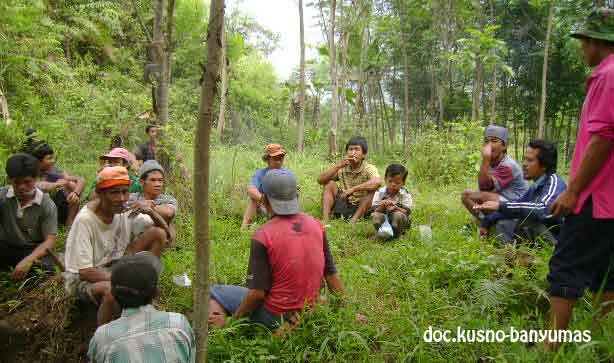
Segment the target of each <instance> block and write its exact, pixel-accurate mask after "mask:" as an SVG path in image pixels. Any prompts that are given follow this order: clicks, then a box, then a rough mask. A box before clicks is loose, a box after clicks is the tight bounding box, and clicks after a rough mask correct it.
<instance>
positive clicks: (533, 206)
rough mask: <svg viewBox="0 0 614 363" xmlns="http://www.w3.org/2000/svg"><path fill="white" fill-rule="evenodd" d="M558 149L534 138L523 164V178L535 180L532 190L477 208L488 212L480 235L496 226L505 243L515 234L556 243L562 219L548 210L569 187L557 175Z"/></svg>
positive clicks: (497, 234) (500, 237)
mask: <svg viewBox="0 0 614 363" xmlns="http://www.w3.org/2000/svg"><path fill="white" fill-rule="evenodd" d="M556 164H557V151H556V147H555V146H554V144H552V143H551V142H548V141H544V140H533V141H531V142H530V143H529V146H528V147H527V149H526V150H525V154H524V159H523V163H522V171H523V174H524V178H525V179H528V180H533V181H534V183H533V184H532V185H531V186H530V187H529V190H528V191H527V192H526V193H525V194H524V195H523V196H522V197H521V198H520V199H517V200H515V201H486V202H484V203H482V204H480V205H476V206H475V207H474V209H475V210H478V211H483V212H486V213H488V214H486V215H485V217H484V218H483V219H482V222H481V225H480V232H481V233H480V234H486V233H487V231H488V230H489V229H490V227H493V226H495V230H496V237H497V238H498V239H499V240H500V241H501V242H502V243H506V244H507V243H512V242H514V240H515V238H516V237H521V238H524V239H528V240H534V239H536V238H538V237H540V238H542V239H544V240H546V241H549V242H551V243H554V244H556V241H557V240H558V234H559V229H560V225H561V223H562V220H561V218H560V217H554V216H552V214H551V213H550V211H549V208H550V206H551V205H552V203H554V201H555V200H556V198H557V197H558V196H559V195H560V194H561V193H562V192H563V191H565V190H566V189H567V186H566V185H565V182H564V181H563V179H561V177H560V176H558V175H557V174H556Z"/></svg>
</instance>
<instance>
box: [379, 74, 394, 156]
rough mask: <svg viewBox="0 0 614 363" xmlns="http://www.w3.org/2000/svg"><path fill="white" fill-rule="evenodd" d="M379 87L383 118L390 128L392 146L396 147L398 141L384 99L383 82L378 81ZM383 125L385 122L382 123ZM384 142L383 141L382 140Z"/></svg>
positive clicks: (389, 134)
mask: <svg viewBox="0 0 614 363" xmlns="http://www.w3.org/2000/svg"><path fill="white" fill-rule="evenodd" d="M377 86H378V88H379V98H380V102H381V104H382V109H383V110H384V112H383V116H384V120H386V127H388V139H389V141H390V146H393V145H394V141H395V139H396V134H395V132H394V131H395V128H394V126H392V122H391V121H390V117H389V115H388V110H387V109H386V100H385V99H384V90H383V88H382V81H381V80H379V81H377ZM382 124H383V122H382ZM382 141H383V140H382Z"/></svg>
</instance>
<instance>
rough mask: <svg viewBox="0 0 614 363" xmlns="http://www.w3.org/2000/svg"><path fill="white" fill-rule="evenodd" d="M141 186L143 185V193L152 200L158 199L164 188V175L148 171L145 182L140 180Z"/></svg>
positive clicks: (155, 171)
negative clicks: (152, 197) (151, 197)
mask: <svg viewBox="0 0 614 363" xmlns="http://www.w3.org/2000/svg"><path fill="white" fill-rule="evenodd" d="M141 184H143V193H145V194H146V195H153V196H154V198H155V197H158V196H159V195H160V194H161V193H162V188H163V187H164V174H162V173H161V172H160V171H158V170H154V171H150V172H149V173H147V176H146V179H145V180H143V179H141Z"/></svg>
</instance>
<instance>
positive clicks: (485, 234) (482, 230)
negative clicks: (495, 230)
mask: <svg viewBox="0 0 614 363" xmlns="http://www.w3.org/2000/svg"><path fill="white" fill-rule="evenodd" d="M486 237H488V228H486V227H480V238H486Z"/></svg>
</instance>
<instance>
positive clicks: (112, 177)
mask: <svg viewBox="0 0 614 363" xmlns="http://www.w3.org/2000/svg"><path fill="white" fill-rule="evenodd" d="M119 185H130V177H129V176H128V170H127V169H126V168H124V167H123V166H108V167H106V168H102V170H101V171H100V172H99V173H98V176H97V177H96V190H103V189H109V188H113V187H116V186H119Z"/></svg>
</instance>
